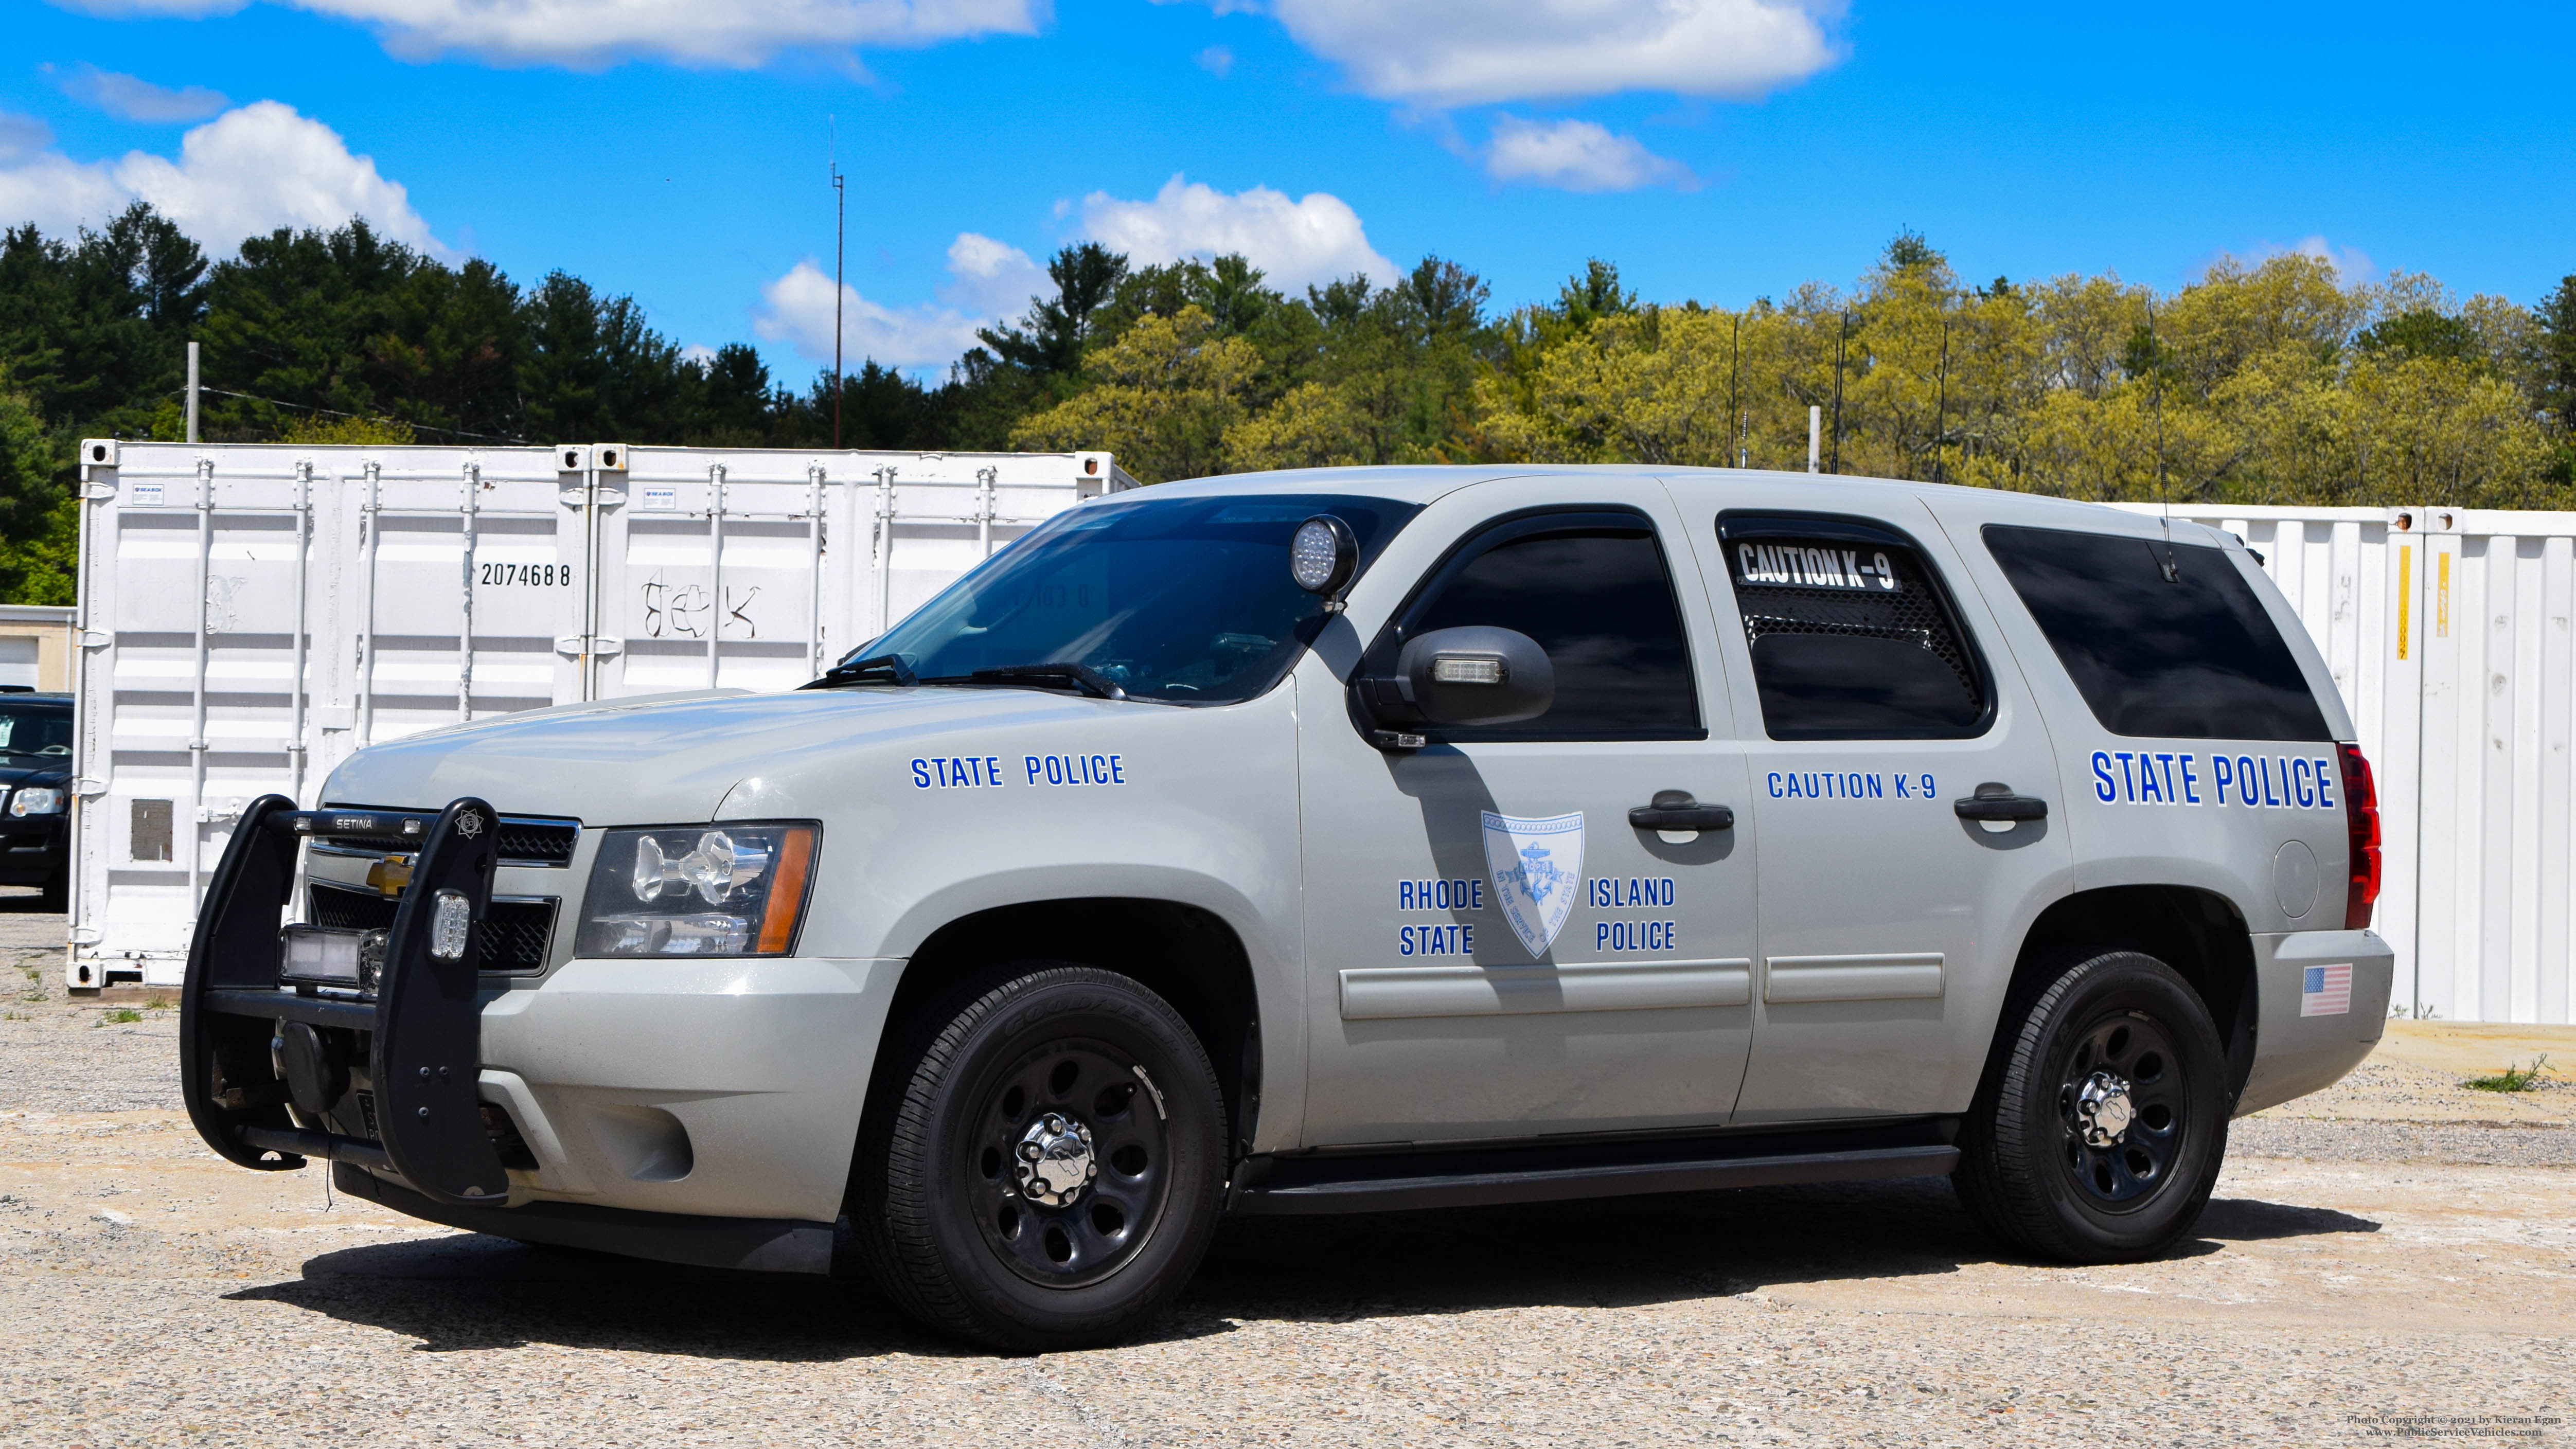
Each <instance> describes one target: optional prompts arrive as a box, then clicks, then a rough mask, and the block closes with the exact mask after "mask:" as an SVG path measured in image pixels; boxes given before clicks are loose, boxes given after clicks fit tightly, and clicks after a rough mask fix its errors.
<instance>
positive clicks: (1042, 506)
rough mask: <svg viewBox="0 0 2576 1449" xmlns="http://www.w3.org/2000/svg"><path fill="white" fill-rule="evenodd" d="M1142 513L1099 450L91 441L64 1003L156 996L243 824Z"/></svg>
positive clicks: (700, 680)
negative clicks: (385, 758) (514, 717)
mask: <svg viewBox="0 0 2576 1449" xmlns="http://www.w3.org/2000/svg"><path fill="white" fill-rule="evenodd" d="M1133 486H1135V480H1134V479H1132V478H1129V477H1128V476H1127V475H1126V474H1125V473H1123V472H1121V471H1120V470H1119V469H1118V467H1117V464H1116V462H1115V460H1114V459H1112V458H1111V457H1110V455H1108V454H1106V453H1052V454H1024V453H949V454H916V453H861V452H798V451H792V450H783V449H781V450H772V449H719V448H651V447H637V448H628V447H626V446H624V445H622V444H615V443H600V444H591V445H565V446H559V447H554V448H540V447H524V448H449V447H366V446H333V447H299V446H294V445H284V444H256V445H222V444H214V445H198V444H185V443H132V442H115V441H108V440H92V441H89V442H85V443H83V444H82V445H81V496H82V507H81V556H80V577H79V584H80V613H79V620H78V642H79V645H80V647H79V649H78V651H77V652H78V659H77V660H76V666H75V670H74V676H75V678H74V684H73V689H74V691H75V693H76V694H77V696H78V699H79V715H80V719H79V738H78V744H77V749H76V762H75V768H76V771H77V775H78V779H77V781H76V784H75V804H74V814H73V822H72V824H73V846H72V850H73V866H72V869H73V890H72V917H71V945H72V949H71V953H70V956H69V959H68V962H67V966H66V974H67V977H68V979H69V981H70V983H71V984H72V985H73V986H75V987H83V988H86V987H94V986H99V985H103V984H106V983H107V981H108V980H109V979H111V978H116V979H131V978H135V977H138V976H139V978H140V979H141V980H142V981H144V982H145V983H147V984H156V985H157V984H176V983H177V982H178V981H179V979H180V975H181V971H182V968H183V966H184V963H185V958H186V952H187V944H188V936H189V932H190V930H191V928H192V925H193V923H194V919H195V914H196V902H197V900H198V898H199V895H200V893H201V891H202V889H203V885H204V880H205V877H206V875H207V873H208V872H210V871H211V870H212V869H213V866H214V863H215V862H216V860H218V859H219V858H220V857H221V854H222V851H223V848H224V845H225V843H226V841H227V840H228V839H229V835H230V832H229V823H230V821H231V820H232V819H233V818H234V817H235V816H236V815H237V814H238V812H239V811H240V809H241V807H242V805H244V804H245V803H247V802H248V801H249V800H251V799H253V798H255V797H257V796H259V795H262V794H266V793H269V792H271V791H274V792H276V793H279V794H284V795H289V796H292V797H293V798H294V799H295V800H296V801H297V802H298V803H300V804H304V805H308V806H309V805H313V804H317V803H319V802H318V801H317V800H316V799H315V794H316V792H317V791H318V790H319V789H320V786H321V782H322V780H323V779H324V778H326V777H327V776H328V775H329V773H330V771H331V769H332V767H333V766H335V765H337V764H338V763H339V762H340V761H341V760H342V759H344V758H346V757H347V756H348V755H349V753H350V752H351V751H353V750H356V749H358V748H360V747H362V746H364V745H366V744H367V743H369V742H371V741H375V740H384V739H392V738H396V737H398V736H402V735H407V734H414V733H418V732H419V731H422V730H429V729H436V728H439V727H441V726H444V725H449V724H455V723H458V722H461V721H464V720H469V719H479V718H484V717H487V716H490V715H494V714H502V713H507V712H510V711H513V710H522V709H536V708H542V707H544V706H548V705H554V704H567V703H573V702H577V701H581V700H587V699H599V698H612V697H619V696H625V695H631V694H650V693H661V692H667V691H671V690H685V689H703V688H708V687H727V688H745V689H785V688H792V687H794V686H795V685H798V684H801V683H803V682H805V681H806V680H808V679H811V678H813V677H814V676H815V675H816V674H817V673H819V672H821V670H822V668H823V667H824V665H825V663H826V662H827V661H828V660H830V659H831V658H833V657H836V656H837V655H838V654H839V653H840V652H842V651H844V650H846V649H848V648H849V647H851V646H852V645H854V644H857V643H859V642H861V641H863V640H866V639H869V638H873V637H875V636H876V635H877V634H879V633H882V632H884V630H885V628H886V627H887V625H888V624H889V623H890V622H892V621H893V620H896V619H900V618H901V617H903V615H904V614H905V613H907V612H909V611H910V610H911V609H913V608H914V607H916V606H918V605H919V604H920V603H922V602H923V601H925V600H927V599H928V598H929V597H930V596H931V595H932V594H934V593H936V592H938V591H939V590H940V589H941V588H944V587H946V586H947V584H948V583H950V582H951V581H953V580H954V579H956V578H957V577H958V576H959V575H961V574H963V573H964V572H965V571H966V570H968V569H970V568H972V567H974V566H975V565H976V564H977V563H978V562H980V561H982V560H983V559H984V558H985V557H987V556H988V555H990V554H991V553H992V551H993V550H994V549H996V548H999V547H1000V546H1002V545H1003V544H1006V543H1008V542H1010V541H1011V540H1012V539H1015V538H1017V537H1019V536H1020V535H1022V534H1024V533H1026V532H1027V531H1028V530H1029V529H1030V528H1032V527H1034V526H1035V525H1036V524H1037V523H1039V522H1040V521H1042V520H1044V519H1045V518H1047V517H1049V516H1051V515H1053V514H1055V513H1057V512H1059V511H1061V510H1063V509H1065V508H1067V507H1070V506H1072V505H1073V504H1074V503H1076V502H1078V501H1080V500H1081V499H1084V498H1088V497H1096V496H1099V495H1101V494H1103V493H1108V492H1115V491H1118V490H1121V489H1124V488H1130V487H1133ZM297 680H301V681H303V688H301V689H298V688H296V687H295V681H297ZM362 803H373V804H386V803H394V804H405V803H413V802H399V801H397V802H384V801H374V802H362Z"/></svg>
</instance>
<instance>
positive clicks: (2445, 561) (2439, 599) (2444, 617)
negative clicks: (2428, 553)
mask: <svg viewBox="0 0 2576 1449" xmlns="http://www.w3.org/2000/svg"><path fill="white" fill-rule="evenodd" d="M2435 556H2436V557H2437V558H2439V559H2440V560H2441V564H2440V570H2441V582H2440V584H2438V585H2437V586H2436V587H2435V589H2434V591H2433V632H2434V633H2435V634H2437V635H2440V636H2441V637H2442V638H2445V639H2448V638H2450V637H2451V556H2450V555H2449V554H2447V553H2445V554H2437V555H2435Z"/></svg>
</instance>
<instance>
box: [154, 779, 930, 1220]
mask: <svg viewBox="0 0 2576 1449" xmlns="http://www.w3.org/2000/svg"><path fill="white" fill-rule="evenodd" d="M477 811H479V812H480V814H481V816H482V818H483V819H485V820H489V819H491V818H493V817H492V813H491V811H490V809H489V807H488V806H485V805H484V804H483V803H482V802H480V801H473V800H460V801H457V802H455V803H454V804H451V805H450V806H448V807H447V808H446V809H445V810H444V811H441V812H439V813H438V814H437V815H435V816H429V815H419V816H404V817H392V816H388V815H385V814H383V813H376V814H372V815H371V814H366V813H364V812H297V811H294V810H293V809H292V808H291V807H290V806H289V804H288V802H286V801H284V800H282V799H279V798H277V797H267V798H264V799H262V800H260V801H257V802H254V804H253V805H252V806H251V807H250V808H249V809H247V810H245V811H244V813H243V817H242V822H241V824H240V826H239V827H238V828H237V830H236V832H235V834H234V837H233V842H232V844H231V846H230V848H228V849H227V851H226V853H225V857H224V861H223V863H222V864H221V866H219V867H218V868H217V870H216V873H215V875H214V878H213V880H212V881H211V882H210V888H209V890H208V892H207V897H206V906H205V910H204V912H203V914H202V916H201V918H200V920H199V923H198V929H197V934H196V938H195V946H194V948H193V950H192V953H191V956H190V960H189V967H188V978H187V985H186V988H185V993H184V995H183V998H182V1014H183V1018H184V1019H183V1022H182V1057H183V1071H184V1075H185V1095H186V1099H187V1104H188V1109H189V1112H190V1115H191V1118H192V1120H193V1121H194V1122H195V1124H196V1126H197V1128H198V1131H199V1133H200V1135H201V1136H203V1137H204V1138H205V1140H206V1142H207V1144H208V1145H209V1146H211V1147H213V1148H214V1149H215V1150H216V1151H217V1152H218V1153H220V1154H222V1155H223V1156H225V1157H226V1158H228V1159H230V1160H231V1161H234V1162H236V1163H239V1164H241V1165H243V1166H247V1167H253V1168H264V1169H279V1168H293V1167H301V1166H303V1165H304V1162H305V1160H306V1159H311V1158H323V1159H328V1160H331V1161H333V1162H334V1163H336V1164H337V1165H338V1166H337V1170H336V1171H335V1172H334V1174H333V1175H334V1178H335V1179H336V1180H338V1181H339V1182H341V1183H342V1185H343V1186H344V1187H346V1188H347V1189H348V1190H350V1191H352V1192H355V1193H358V1194H359V1195H362V1196H367V1197H370V1198H372V1199H375V1200H377V1201H380V1202H383V1203H385V1204H386V1205H387V1206H389V1207H393V1208H395V1209H397V1210H399V1211H403V1212H407V1213H411V1214H413V1215H414V1216H418V1217H423V1218H427V1219H429V1220H430V1221H433V1222H442V1223H449V1224H452V1225H455V1226H459V1227H466V1228H471V1229H474V1230H477V1231H485V1232H492V1233H497V1234H500V1235H503V1236H508V1237H514V1238H520V1239H524V1240H527V1241H532V1242H552V1243H562V1244H567V1245H573V1246H582V1247H590V1248H596V1249H600V1250H603V1251H609V1252H622V1253H629V1254H634V1255H637V1256H644V1257H653V1258H662V1259H668V1260H672V1261H678V1262H687V1263H699V1264H709V1265H721V1266H736V1267H746V1268H759V1269H767V1270H771V1271H822V1268H821V1266H818V1265H823V1264H826V1263H827V1262H828V1256H829V1237H830V1231H831V1223H832V1221H833V1219H834V1218H835V1217H836V1216H837V1214H838V1212H839V1209H840V1201H841V1195H842V1192H843V1189H844V1186H845V1184H846V1182H847V1179H848V1171H849V1158H850V1153H851V1150H852V1147H853V1146H854V1143H855V1139H856V1135H857V1125H858V1117H859V1111H860V1106H861V1103H862V1100H863V1098H864V1095H865V1091H866V1083H867V1076H868V1070H869V1068H870V1066H871V1065H872V1064H873V1061H874V1057H875V1053H876V1043H877V1036H878V1033H879V1031H880V1029H881V1028H882V1025H883V1023H884V1020H885V1016H886V1012H887V1009H888V1007H889V1006H890V1004H891V1002H892V999H893V994H894V989H895V984H896V979H897V976H898V974H899V972H900V970H901V967H902V965H903V963H902V962H900V961H834V960H819V959H813V958H793V957H791V958H772V959H759V960H752V959H709V960H704V961H695V960H685V959H674V960H636V961H629V960H615V961H610V960H575V961H572V962H568V963H565V964H563V965H561V966H558V967H556V968H555V969H554V970H553V971H552V972H550V973H549V974H548V976H547V977H546V979H545V980H544V981H543V982H542V983H528V982H514V983H512V986H511V988H510V989H507V990H502V991H500V992H498V993H497V995H496V994H494V993H493V992H492V991H491V990H490V989H489V988H488V987H486V986H484V985H483V983H482V982H480V981H479V980H478V977H479V974H480V973H479V972H478V970H477V966H478V964H479V963H478V961H477V960H476V959H475V958H474V955H473V953H472V952H470V951H469V952H468V953H467V959H464V960H462V961H456V962H448V961H441V960H438V959H437V958H435V957H434V956H432V955H431V954H430V952H429V950H428V941H427V932H428V929H429V915H430V912H429V910H428V909H427V908H426V906H425V905H421V904H419V903H423V902H426V901H427V900H428V899H429V898H430V897H431V896H432V895H433V894H434V893H436V892H437V891H439V890H442V889H459V888H460V887H461V888H462V891H463V893H465V894H467V895H468V897H469V899H470V900H471V901H472V902H473V906H474V909H475V912H476V916H475V919H476V920H477V921H479V920H480V919H481V914H480V913H481V911H482V910H483V909H484V908H485V906H486V905H487V904H488V902H489V898H490V887H491V877H492V867H493V863H494V862H493V861H492V858H491V857H492V851H491V850H490V849H489V848H486V847H478V846H477V845H476V843H475V840H476V837H475V836H473V835H471V834H469V833H467V832H465V831H463V830H461V829H460V828H459V825H460V823H461V821H462V819H463V818H464V816H465V815H466V814H468V813H470V812H477ZM341 821H346V822H349V823H347V824H346V826H345V827H343V826H342V825H340V824H338V823H336V822H341ZM406 821H408V822H410V826H409V828H411V829H412V830H413V831H414V832H415V835H416V838H420V839H422V841H423V844H422V846H421V849H420V853H419V855H418V858H417V864H416V865H415V867H414V874H413V877H412V880H413V883H412V885H411V886H410V887H409V888H408V889H407V890H405V892H404V894H403V896H402V899H401V903H400V904H399V905H398V906H397V908H396V912H395V916H394V920H393V924H392V926H391V927H390V929H389V931H388V933H387V939H386V942H385V946H384V961H383V965H382V967H381V969H380V974H379V977H378V982H379V984H378V986H377V989H376V991H375V994H374V995H373V996H372V997H371V998H370V997H361V996H360V995H358V994H357V993H355V992H338V993H328V992H317V991H314V990H312V989H310V988H306V989H303V990H300V991H299V990H298V989H297V987H296V986H294V985H293V984H292V983H287V982H282V981H281V980H280V977H279V944H278V937H279V921H280V913H281V908H282V907H283V906H284V905H285V904H286V901H287V896H288V893H289V891H290V890H291V888H292V885H293V880H294V864H295V858H296V848H297V844H298V842H299V841H301V840H303V839H307V838H311V837H313V836H315V835H317V834H318V835H324V836H328V835H330V834H333V833H345V834H350V835H357V836H365V837H370V838H382V837H384V836H386V835H391V834H394V833H396V832H397V831H398V830H400V829H403V828H405V822H406ZM481 838H483V839H485V840H488V839H489V832H488V830H487V831H485V832H483V833H482V837H481ZM424 887H426V888H424ZM289 1024H294V1025H298V1026H304V1027H310V1028H311V1029H312V1030H313V1032H314V1033H316V1034H317V1035H318V1036H319V1037H320V1038H322V1039H323V1041H324V1044H325V1045H326V1046H327V1047H328V1048H329V1052H330V1054H333V1055H334V1057H335V1062H336V1066H337V1070H338V1075H337V1076H336V1077H334V1079H333V1081H332V1082H331V1084H330V1085H329V1087H328V1089H327V1092H326V1093H325V1094H320V1095H317V1093H316V1092H315V1091H314V1089H313V1085H312V1083H311V1081H310V1080H309V1078H310V1077H311V1076H312V1073H311V1072H310V1071H307V1072H304V1073H302V1075H303V1076H304V1077H305V1078H307V1079H308V1080H304V1081H298V1080H296V1078H297V1077H298V1075H299V1074H298V1072H297V1071H295V1070H292V1069H291V1067H292V1064H291V1063H289V1062H287V1061H286V1060H285V1059H284V1057H283V1055H282V1054H281V1053H280V1052H279V1051H278V1050H276V1048H275V1045H274V1044H275V1043H276V1042H277V1041H279V1040H281V1039H283V1038H284V1037H285V1036H286V1035H287V1028H288V1026H289ZM424 1068H425V1069H426V1070H424ZM485 1104H490V1105H491V1106H493V1107H497V1108H498V1109H500V1113H503V1114H506V1118H504V1117H502V1116H500V1115H498V1114H487V1113H486V1111H485ZM442 1128H456V1129H462V1130H459V1131H446V1132H442V1131H441V1130H440V1129H442ZM496 1129H497V1130H496ZM460 1139H461V1140H460ZM522 1150H524V1153H525V1155H524V1156H522V1155H520V1154H521V1152H522ZM505 1154H506V1155H505ZM359 1178H363V1179H365V1182H366V1183H367V1184H371V1186H367V1187H361V1186H358V1185H356V1183H357V1179H359ZM817 1234H820V1235H821V1236H820V1237H818V1236H817ZM818 1243H819V1244H820V1245H821V1246H820V1247H818V1246H817V1244H818Z"/></svg>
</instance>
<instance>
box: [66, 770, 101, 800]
mask: <svg viewBox="0 0 2576 1449" xmlns="http://www.w3.org/2000/svg"><path fill="white" fill-rule="evenodd" d="M72 793H73V794H75V795H78V796H80V797H81V798H82V799H84V800H86V799H88V798H89V797H90V796H92V795H104V794H106V793H107V782H106V781H105V780H102V779H99V778H98V777H97V776H95V775H83V776H81V777H80V778H79V779H77V780H74V781H72Z"/></svg>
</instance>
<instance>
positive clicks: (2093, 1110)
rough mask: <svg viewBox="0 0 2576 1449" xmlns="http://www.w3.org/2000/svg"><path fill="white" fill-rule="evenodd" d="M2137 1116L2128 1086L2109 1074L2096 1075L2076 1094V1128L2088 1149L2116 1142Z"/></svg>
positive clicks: (2099, 1073) (2096, 1073)
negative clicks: (2082, 1136) (2130, 1099)
mask: <svg viewBox="0 0 2576 1449" xmlns="http://www.w3.org/2000/svg"><path fill="white" fill-rule="evenodd" d="M2137 1117H2138V1109H2137V1108H2136V1106H2134V1105H2133V1104H2132V1103H2131V1102H2130V1101H2129V1084H2128V1083H2127V1082H2125V1081H2123V1080H2121V1079H2120V1078H2118V1077H2115V1076H2113V1075H2111V1074H2110V1073H2109V1072H2095V1073H2094V1074H2093V1075H2092V1076H2091V1077H2089V1078H2087V1079H2086V1081H2085V1083H2084V1086H2083V1087H2082V1089H2081V1090H2079V1091H2077V1092H2076V1094H2075V1125H2076V1128H2077V1130H2079V1131H2081V1132H2082V1133H2083V1134H2084V1141H2085V1142H2086V1143H2087V1144H2088V1145H2090V1146H2094V1147H2109V1146H2111V1145H2113V1144H2114V1143H2117V1142H2118V1141H2119V1140H2120V1138H2121V1137H2122V1136H2123V1135H2124V1134H2126V1133H2127V1132H2128V1130H2129V1124H2130V1123H2131V1122H2134V1121H2136V1120H2137Z"/></svg>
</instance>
